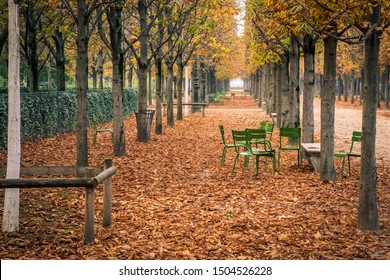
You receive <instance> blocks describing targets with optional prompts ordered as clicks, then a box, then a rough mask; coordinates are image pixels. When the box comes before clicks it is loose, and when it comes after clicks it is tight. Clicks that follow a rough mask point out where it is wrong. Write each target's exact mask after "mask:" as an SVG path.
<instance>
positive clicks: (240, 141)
mask: <svg viewBox="0 0 390 280" xmlns="http://www.w3.org/2000/svg"><path fill="white" fill-rule="evenodd" d="M232 136H233V143H234V149H235V150H236V152H237V153H239V152H240V151H243V150H246V149H247V148H248V146H249V141H248V136H247V132H246V130H232Z"/></svg>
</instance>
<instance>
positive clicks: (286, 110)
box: [277, 52, 290, 128]
mask: <svg viewBox="0 0 390 280" xmlns="http://www.w3.org/2000/svg"><path fill="white" fill-rule="evenodd" d="M289 64H290V62H289V55H288V53H287V52H285V53H284V55H283V57H282V69H281V71H282V73H281V76H282V77H281V79H282V100H281V103H282V104H281V111H280V114H279V113H278V121H277V126H278V127H279V128H280V127H288V123H289V116H290V106H289V99H290V76H289ZM279 115H280V116H279Z"/></svg>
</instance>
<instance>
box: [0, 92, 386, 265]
mask: <svg viewBox="0 0 390 280" xmlns="http://www.w3.org/2000/svg"><path fill="white" fill-rule="evenodd" d="M337 106H339V107H342V106H343V103H337ZM260 121H271V119H270V118H269V117H268V116H267V115H266V113H265V112H264V111H263V110H262V109H260V108H258V107H257V105H256V104H255V102H254V100H253V98H251V97H249V96H247V97H244V98H235V99H225V100H224V103H223V105H210V106H208V107H207V108H206V117H205V118H203V117H202V114H201V113H195V114H192V115H188V116H185V117H184V120H182V121H177V120H175V126H174V127H167V126H165V123H166V119H165V118H164V133H163V134H162V135H156V134H154V133H153V132H152V136H151V141H150V142H148V143H139V142H137V141H136V128H135V126H136V122H135V118H134V116H131V117H128V118H127V119H126V120H125V129H126V145H127V146H126V147H127V156H125V157H113V162H114V165H115V166H117V167H118V169H119V171H118V173H117V174H116V175H115V176H114V177H113V197H112V201H113V205H112V225H111V226H109V227H106V228H104V227H103V226H102V186H101V185H100V186H98V187H97V189H96V195H95V203H96V205H95V240H94V242H92V244H88V245H85V244H84V242H83V226H84V191H83V190H82V189H60V188H59V189H21V190H20V201H21V202H20V232H18V233H3V232H2V233H0V236H1V239H0V246H1V247H0V256H1V259H84V260H86V259H114V260H115V259H239V260H240V259H390V253H389V252H390V232H389V231H390V192H389V191H388V187H389V179H390V165H389V162H388V161H386V160H384V159H382V160H380V161H378V185H377V189H378V208H379V218H380V225H381V230H379V231H377V232H363V231H360V230H358V229H357V228H356V224H357V208H358V202H359V175H358V172H357V171H358V170H359V162H358V160H353V161H352V170H353V173H352V174H351V176H347V177H345V178H343V179H342V180H340V179H338V180H337V181H335V182H329V183H324V182H320V179H319V175H318V174H315V173H314V172H313V169H312V168H311V167H310V166H308V165H307V164H304V166H303V168H302V170H300V169H299V168H298V165H297V162H296V154H295V153H289V152H284V153H282V159H281V170H280V172H277V173H276V174H275V175H274V176H273V175H272V172H271V170H270V169H271V168H268V170H266V171H265V170H264V169H263V168H262V166H261V167H260V174H259V175H258V176H254V178H253V180H251V179H250V178H249V170H248V169H243V168H242V167H243V159H240V161H239V162H238V163H237V168H236V170H235V173H234V174H233V175H232V176H231V175H230V171H231V168H232V164H233V160H234V156H235V154H234V151H233V150H232V149H229V150H228V151H227V155H226V161H225V165H224V166H220V160H221V155H222V147H223V146H222V141H221V135H220V133H219V128H218V126H219V125H220V124H223V125H224V127H225V133H226V137H227V141H228V142H231V141H232V140H231V135H230V134H231V133H230V131H231V130H232V129H244V128H248V127H258V125H259V123H260ZM336 121H337V120H336ZM340 121H343V122H346V120H340ZM153 124H154V123H153ZM88 137H89V145H90V146H89V152H90V155H89V161H90V165H92V166H94V165H102V162H103V160H104V159H105V158H110V157H112V146H111V144H110V142H111V140H110V138H109V135H103V134H101V135H98V141H97V144H96V146H92V131H89V135H88ZM316 137H317V138H318V137H319V135H318V132H317V133H316ZM336 140H337V139H336ZM340 141H341V140H340ZM75 143H76V138H75V134H74V133H68V134H64V135H61V136H58V137H54V138H47V139H42V140H39V141H36V142H28V143H24V144H23V145H22V165H27V166H28V165H30V166H40V165H63V166H70V165H74V163H75V159H76V148H75ZM272 144H273V146H274V148H276V149H277V146H278V129H275V132H274V135H273V138H272ZM0 158H1V159H0V163H1V165H2V166H5V165H6V153H5V152H2V153H1V157H0ZM335 166H336V171H337V174H338V176H340V175H339V172H340V164H339V163H337V162H336V163H335ZM269 167H270V164H269ZM0 198H1V201H4V190H0ZM0 210H1V213H2V212H3V204H2V205H0Z"/></svg>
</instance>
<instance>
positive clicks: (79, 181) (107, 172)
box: [0, 159, 118, 243]
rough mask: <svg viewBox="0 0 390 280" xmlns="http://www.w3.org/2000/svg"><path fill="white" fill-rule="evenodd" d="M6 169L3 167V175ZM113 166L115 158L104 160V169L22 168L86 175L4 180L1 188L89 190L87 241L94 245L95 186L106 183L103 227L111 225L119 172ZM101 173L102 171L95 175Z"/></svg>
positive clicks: (0, 170)
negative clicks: (113, 178) (113, 187)
mask: <svg viewBox="0 0 390 280" xmlns="http://www.w3.org/2000/svg"><path fill="white" fill-rule="evenodd" d="M5 170H6V168H3V167H2V168H0V174H4V173H5ZM117 170H118V169H117V168H116V167H115V166H112V159H106V160H104V168H102V167H74V166H41V167H21V169H20V173H21V175H55V174H57V175H75V176H80V175H83V176H84V178H54V179H0V188H79V187H83V188H85V226H84V242H85V243H90V242H92V241H93V240H94V239H95V236H94V215H95V214H94V213H95V202H94V198H95V187H96V186H98V185H99V184H100V183H102V182H103V183H104V187H103V226H104V227H107V226H109V225H111V209H112V200H111V194H112V176H113V175H114V174H115V173H116V172H117ZM97 172H100V173H99V174H97V175H96V176H95V174H96V173H97Z"/></svg>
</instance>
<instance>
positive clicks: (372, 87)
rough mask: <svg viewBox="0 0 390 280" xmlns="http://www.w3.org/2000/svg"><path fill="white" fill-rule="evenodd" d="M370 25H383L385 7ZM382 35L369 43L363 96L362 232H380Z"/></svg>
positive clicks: (372, 37) (376, 9) (374, 35)
mask: <svg viewBox="0 0 390 280" xmlns="http://www.w3.org/2000/svg"><path fill="white" fill-rule="evenodd" d="M372 10H373V13H372V14H371V15H370V20H369V21H370V22H371V23H372V24H376V23H378V22H379V21H380V10H381V6H380V5H379V4H378V5H376V6H374V7H373V9H372ZM380 35H381V34H380V32H379V31H378V32H374V33H372V34H371V35H370V36H369V37H368V39H367V40H366V41H365V52H364V53H365V75H364V77H365V79H364V92H363V120H362V147H361V163H360V195H359V209H358V222H357V225H358V228H359V229H362V230H379V229H380V227H379V218H378V206H377V190H376V186H377V173H376V157H375V142H376V111H377V98H378V86H377V84H378V71H377V70H378V65H379V46H380V41H379V40H380V39H379V38H380Z"/></svg>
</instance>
